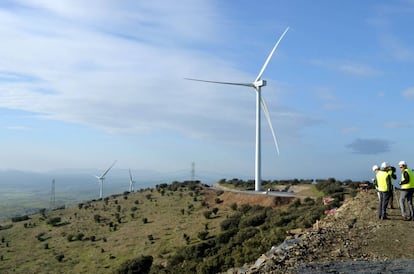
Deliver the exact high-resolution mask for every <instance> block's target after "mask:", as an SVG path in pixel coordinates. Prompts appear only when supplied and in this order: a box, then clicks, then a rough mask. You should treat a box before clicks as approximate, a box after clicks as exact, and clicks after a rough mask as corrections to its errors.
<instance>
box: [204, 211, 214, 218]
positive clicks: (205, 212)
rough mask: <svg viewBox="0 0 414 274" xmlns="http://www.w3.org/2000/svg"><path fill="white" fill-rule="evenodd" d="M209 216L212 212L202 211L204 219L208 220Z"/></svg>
mask: <svg viewBox="0 0 414 274" xmlns="http://www.w3.org/2000/svg"><path fill="white" fill-rule="evenodd" d="M211 214H213V212H212V211H211V210H206V211H204V212H203V216H204V217H205V218H206V219H210V217H211Z"/></svg>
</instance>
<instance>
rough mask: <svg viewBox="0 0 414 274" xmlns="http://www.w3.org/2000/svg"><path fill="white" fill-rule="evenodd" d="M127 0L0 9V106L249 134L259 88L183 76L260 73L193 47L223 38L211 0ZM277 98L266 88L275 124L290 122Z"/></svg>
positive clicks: (144, 127)
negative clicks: (284, 118) (280, 114)
mask: <svg viewBox="0 0 414 274" xmlns="http://www.w3.org/2000/svg"><path fill="white" fill-rule="evenodd" d="M127 3H128V4H127V5H126V4H125V3H122V4H118V3H115V2H113V1H86V2H85V1H75V2H73V1H58V2H56V3H55V2H54V1H52V2H50V1H43V0H32V1H21V2H20V5H21V6H18V7H16V9H23V10H24V12H17V13H14V12H13V11H12V10H7V9H1V8H0V13H1V15H2V16H0V35H1V36H2V41H3V43H2V53H1V58H0V60H1V61H0V81H1V83H2V85H1V86H0V107H2V108H8V109H17V110H23V111H27V112H31V113H34V114H35V117H37V118H43V119H52V120H58V121H64V122H70V123H78V124H84V125H89V126H93V127H95V128H99V129H103V130H105V131H108V132H113V133H114V132H118V133H125V132H128V133H143V132H145V133H147V132H151V131H159V130H161V131H163V130H164V131H171V132H175V133H177V134H183V135H187V136H193V137H197V138H217V139H219V138H228V139H229V140H233V139H234V138H233V136H235V135H240V136H242V138H241V140H243V138H250V137H243V136H250V135H246V134H243V133H245V132H249V131H248V130H250V129H251V127H252V126H253V124H254V121H255V118H254V101H255V96H254V92H252V91H250V90H249V89H244V88H235V87H229V86H225V87H224V86H217V85H209V84H200V83H191V82H188V81H185V80H184V79H183V78H184V77H196V76H197V77H208V78H211V79H217V80H223V75H226V78H228V79H231V80H234V81H238V80H242V79H243V80H244V81H245V79H253V78H254V76H251V75H246V74H245V73H244V72H241V71H239V70H237V69H234V68H233V64H231V63H228V62H226V61H223V60H221V59H219V57H218V56H217V57H212V56H206V55H205V54H204V53H202V52H198V51H195V50H193V48H192V47H191V43H192V42H194V43H206V42H207V40H208V41H209V42H208V43H210V44H213V43H215V42H217V41H219V43H223V38H222V37H220V35H219V34H220V31H218V27H217V25H216V24H217V23H219V22H218V21H219V20H216V21H217V22H215V20H213V21H211V20H209V19H208V18H211V17H214V16H217V15H216V14H218V13H215V12H214V8H215V7H214V6H210V5H209V1H198V2H197V4H193V2H192V1H184V2H180V3H176V4H174V5H165V2H163V3H162V4H161V3H160V2H159V1H155V2H151V3H149V2H145V3H138V2H136V1H129V2H127ZM129 5H130V6H129ZM201 13H203V14H204V15H209V16H197V14H201ZM213 33H214V35H213ZM210 34H211V35H210ZM215 39H216V40H215ZM178 44H179V45H178ZM177 45H178V46H177ZM207 45H208V44H206V46H207ZM2 75H3V76H2ZM11 78H13V79H11ZM273 96H276V95H275V91H274V89H273V88H272V87H270V86H269V87H267V88H266V91H265V92H264V97H265V98H266V100H268V103H270V104H269V105H268V107H269V109H270V113H271V116H272V120H274V127H275V130H276V131H278V130H280V129H281V128H283V127H284V125H283V123H282V122H281V120H280V119H278V118H277V117H278V112H277V111H274V109H280V107H278V108H275V104H274V103H273V104H272V100H271V98H272V97H273ZM294 121H296V120H295V119H293V120H292V123H293V122H294ZM299 124H300V125H302V126H303V124H302V123H301V122H299ZM285 127H286V125H285ZM230 128H232V130H231V131H230V130H229V129H230ZM299 128H300V127H295V126H294V125H289V129H290V130H300V129H299ZM220 130H221V131H223V132H220ZM226 130H227V131H226ZM281 131H282V132H284V133H286V134H289V133H288V132H287V130H281ZM239 133H240V134H239ZM293 134H295V133H293Z"/></svg>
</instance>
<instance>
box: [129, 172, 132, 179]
mask: <svg viewBox="0 0 414 274" xmlns="http://www.w3.org/2000/svg"><path fill="white" fill-rule="evenodd" d="M129 181H130V182H132V174H131V169H129Z"/></svg>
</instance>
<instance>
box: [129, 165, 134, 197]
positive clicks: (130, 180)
mask: <svg viewBox="0 0 414 274" xmlns="http://www.w3.org/2000/svg"><path fill="white" fill-rule="evenodd" d="M134 185H135V181H134V179H133V178H132V173H131V169H129V192H133V191H134Z"/></svg>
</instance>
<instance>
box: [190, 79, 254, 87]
mask: <svg viewBox="0 0 414 274" xmlns="http://www.w3.org/2000/svg"><path fill="white" fill-rule="evenodd" d="M184 79H185V80H190V81H197V82H205V83H213V84H222V85H233V86H245V87H254V85H253V84H252V83H234V82H220V81H209V80H202V79H194V78H184Z"/></svg>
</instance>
